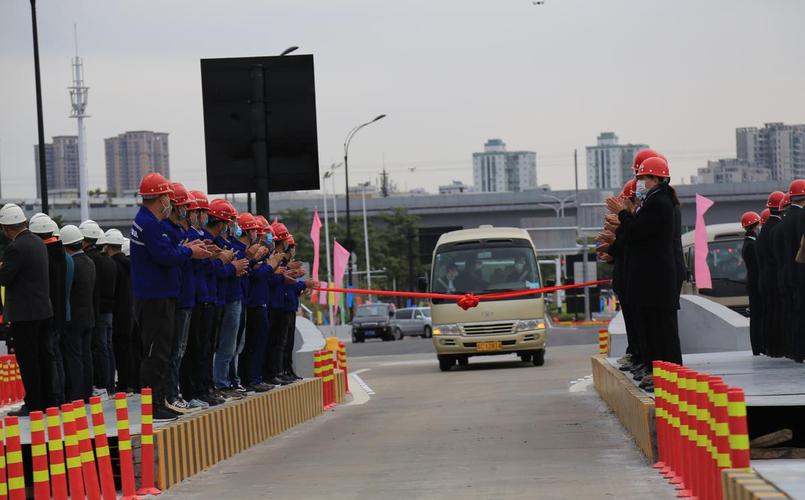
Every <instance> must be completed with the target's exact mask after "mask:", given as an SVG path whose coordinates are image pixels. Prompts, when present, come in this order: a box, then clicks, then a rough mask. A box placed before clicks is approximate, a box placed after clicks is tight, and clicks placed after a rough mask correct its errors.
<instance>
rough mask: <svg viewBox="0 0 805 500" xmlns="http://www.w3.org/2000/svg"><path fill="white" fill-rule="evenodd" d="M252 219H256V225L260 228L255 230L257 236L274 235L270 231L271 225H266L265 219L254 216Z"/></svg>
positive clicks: (260, 216)
mask: <svg viewBox="0 0 805 500" xmlns="http://www.w3.org/2000/svg"><path fill="white" fill-rule="evenodd" d="M254 218H255V219H257V223H258V224H260V227H259V228H258V229H257V233H258V234H268V233H271V234H272V235H273V234H274V231H272V230H271V224H269V223H268V220H266V218H265V217H263V216H262V215H256V216H255V217H254Z"/></svg>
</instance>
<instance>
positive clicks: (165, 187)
mask: <svg viewBox="0 0 805 500" xmlns="http://www.w3.org/2000/svg"><path fill="white" fill-rule="evenodd" d="M171 192H173V189H172V188H171V184H170V181H169V180H168V179H166V178H164V177H162V174H158V173H156V172H151V173H150V174H145V176H144V177H143V180H142V181H140V192H139V194H140V196H160V195H163V194H170V193H171Z"/></svg>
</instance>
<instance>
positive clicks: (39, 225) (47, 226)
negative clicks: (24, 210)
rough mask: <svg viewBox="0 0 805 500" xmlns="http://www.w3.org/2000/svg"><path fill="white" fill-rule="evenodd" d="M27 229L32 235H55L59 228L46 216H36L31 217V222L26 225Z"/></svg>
mask: <svg viewBox="0 0 805 500" xmlns="http://www.w3.org/2000/svg"><path fill="white" fill-rule="evenodd" d="M28 229H30V230H31V232H32V233H34V234H48V233H53V234H57V233H58V231H59V226H58V224H56V223H55V222H53V219H51V218H50V216H48V215H46V214H36V215H34V216H33V217H31V222H30V223H29V224H28Z"/></svg>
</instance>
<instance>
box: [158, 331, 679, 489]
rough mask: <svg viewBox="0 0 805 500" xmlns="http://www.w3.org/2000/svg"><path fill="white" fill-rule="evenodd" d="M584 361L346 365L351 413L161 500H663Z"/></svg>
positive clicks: (265, 447)
mask: <svg viewBox="0 0 805 500" xmlns="http://www.w3.org/2000/svg"><path fill="white" fill-rule="evenodd" d="M418 342H419V341H417V340H406V341H404V342H396V343H386V344H385V345H384V346H383V347H387V346H393V345H394V344H397V345H410V346H411V348H412V349H416V348H418V346H419V344H418ZM422 342H423V343H426V341H422ZM594 350H595V346H594V345H585V346H561V347H554V348H552V349H550V350H549V351H548V356H547V360H546V363H545V366H543V367H534V366H531V365H529V364H526V363H521V362H519V361H518V360H517V358H516V357H514V356H508V357H505V358H474V359H471V361H470V365H469V367H467V368H466V369H462V370H454V371H451V372H449V373H442V372H440V371H439V368H438V365H437V363H436V359H435V356H433V354H431V353H420V354H404V355H383V356H364V357H354V356H353V357H352V363H351V367H352V369H353V373H356V372H357V373H358V374H359V376H360V377H361V378H362V379H363V381H364V382H365V384H366V387H367V388H369V392H368V393H367V392H364V391H362V390H358V389H357V384H355V383H354V381H353V384H352V385H353V391H354V392H355V400H354V401H353V403H352V404H350V405H347V406H341V407H339V408H337V409H335V410H334V411H331V412H328V413H327V414H326V415H324V416H322V417H319V418H317V419H314V420H313V421H311V422H308V423H306V424H303V425H301V426H298V427H297V428H295V429H292V430H290V431H288V432H287V433H285V434H284V435H282V436H279V437H277V438H274V439H273V440H270V441H268V442H266V443H263V444H261V445H258V446H256V447H254V448H252V449H250V450H248V451H246V452H244V453H242V454H241V455H239V456H238V457H235V458H233V459H231V460H228V461H226V462H224V463H222V464H219V465H218V466H216V467H213V468H212V469H210V470H208V471H207V472H204V473H202V474H201V475H199V476H197V477H196V478H195V479H190V480H188V481H186V482H184V483H182V484H180V485H178V486H176V487H174V488H172V489H171V490H169V491H168V492H166V493H165V494H163V497H166V498H189V499H202V498H203V499H207V498H210V499H221V498H231V499H240V498H271V499H316V498H327V499H342V498H343V499H375V498H384V499H398V498H405V499H420V498H421V499H431V498H437V499H438V498H450V499H456V498H461V499H465V498H468V499H475V498H478V499H510V498H514V499H535V498H536V499H563V500H564V499H597V498H619V499H623V498H635V499H637V498H640V499H643V498H645V499H666V498H667V499H671V498H674V495H673V491H672V489H671V488H669V487H668V486H667V485H666V483H665V482H664V481H662V480H661V479H660V477H659V476H658V475H657V474H656V473H655V472H654V471H653V470H652V469H651V468H650V466H649V464H647V463H646V461H645V459H644V458H643V456H642V455H641V454H640V452H639V451H638V450H637V448H636V447H635V446H634V444H633V443H632V442H631V440H630V439H629V437H628V436H627V435H626V434H625V431H624V430H623V428H622V427H621V425H620V424H619V422H618V421H617V419H616V418H615V417H614V416H613V415H612V414H611V413H610V412H609V411H608V409H607V407H606V405H605V404H604V403H603V402H602V401H601V400H600V399H599V398H598V396H597V394H596V392H595V390H594V389H593V387H592V384H591V380H590V379H589V378H585V377H586V376H587V375H588V374H589V373H590V355H591V354H592V353H593V352H594Z"/></svg>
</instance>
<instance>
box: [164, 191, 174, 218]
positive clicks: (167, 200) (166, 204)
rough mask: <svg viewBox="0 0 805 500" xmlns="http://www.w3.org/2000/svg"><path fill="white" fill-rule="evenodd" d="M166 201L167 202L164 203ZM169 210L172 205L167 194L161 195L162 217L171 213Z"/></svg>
mask: <svg viewBox="0 0 805 500" xmlns="http://www.w3.org/2000/svg"><path fill="white" fill-rule="evenodd" d="M165 202H167V203H165ZM171 210H173V207H172V206H171V202H170V199H169V198H168V197H167V196H163V197H162V218H163V219H167V218H168V217H170V215H171Z"/></svg>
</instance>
